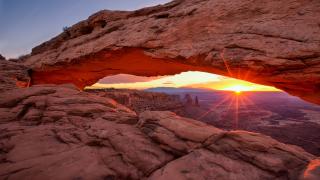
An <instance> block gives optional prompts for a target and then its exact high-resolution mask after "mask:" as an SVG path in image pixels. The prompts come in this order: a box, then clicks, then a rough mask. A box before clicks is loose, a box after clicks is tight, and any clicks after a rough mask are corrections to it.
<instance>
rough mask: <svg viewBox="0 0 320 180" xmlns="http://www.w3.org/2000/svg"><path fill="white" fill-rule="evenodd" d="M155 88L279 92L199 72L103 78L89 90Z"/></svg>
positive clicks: (267, 87) (272, 88)
mask: <svg viewBox="0 0 320 180" xmlns="http://www.w3.org/2000/svg"><path fill="white" fill-rule="evenodd" d="M155 87H175V88H181V87H191V88H206V89H213V90H226V91H235V92H242V91H279V90H278V89H276V88H274V87H270V86H263V85H259V84H254V83H250V82H247V81H242V80H238V79H233V78H228V77H225V76H219V75H216V74H211V73H205V72H199V71H188V72H183V73H180V74H176V75H174V76H159V77H151V78H150V77H138V76H133V75H126V74H120V75H115V76H110V77H106V78H103V79H102V80H100V81H99V82H98V83H96V84H94V85H93V86H92V87H90V88H121V89H148V88H155Z"/></svg>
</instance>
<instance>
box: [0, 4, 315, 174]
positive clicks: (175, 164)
mask: <svg viewBox="0 0 320 180" xmlns="http://www.w3.org/2000/svg"><path fill="white" fill-rule="evenodd" d="M0 68H1V72H0V74H1V79H0V80H1V82H3V83H2V85H1V88H0V90H1V94H0V97H1V98H0V116H1V120H0V122H1V131H0V150H1V151H0V179H21V178H22V177H23V178H26V177H27V178H29V179H50V178H53V177H54V176H55V179H72V178H74V179H77V178H80V179H81V178H83V179H86V178H89V179H90V178H93V179H100V178H102V179H103V178H105V179H141V178H146V179H172V178H174V179H188V178H189V179H190V178H191V179H206V178H207V177H209V179H210V178H211V179H246V180H247V179H319V178H320V176H319V171H320V170H319V169H320V162H319V159H318V158H317V157H315V156H313V155H311V154H309V153H306V152H305V151H304V150H302V149H301V148H298V147H295V146H291V145H285V144H282V143H279V142H277V141H275V140H273V139H271V138H270V137H267V136H264V135H261V134H256V133H250V132H245V131H223V130H220V129H217V128H214V127H212V126H208V125H206V124H204V123H201V122H198V121H195V120H192V119H187V118H182V117H179V116H177V115H175V114H173V113H170V112H160V111H158V112H152V111H147V112H144V113H141V114H136V113H135V112H133V111H132V110H130V109H128V108H126V107H124V106H122V105H120V104H118V103H117V102H115V101H114V100H112V99H109V98H107V97H100V96H99V97H98V96H97V95H93V94H89V93H87V92H81V91H79V90H78V89H77V88H75V87H73V86H71V85H58V84H66V83H73V84H74V85H76V86H77V87H78V88H80V89H81V88H84V87H85V86H88V85H92V84H94V83H95V82H97V81H98V80H99V79H101V78H103V77H105V76H108V75H115V74H120V73H124V74H133V75H140V76H157V75H172V74H176V73H180V72H184V71H191V70H192V71H203V72H210V73H215V74H220V75H225V76H230V77H234V78H238V79H244V80H247V81H251V82H255V83H259V84H264V85H270V86H274V87H276V88H279V89H282V90H284V91H286V92H288V93H290V94H292V95H295V96H298V97H300V98H302V99H304V100H306V101H309V102H313V103H316V104H320V1H318V0H288V1H276V0H271V1H270V0H259V1H251V0H234V1H229V0H175V1H172V2H170V3H167V4H165V5H159V6H155V7H149V8H144V9H140V10H136V11H131V12H129V11H109V10H103V11H100V12H98V13H96V14H94V15H92V16H90V17H89V18H88V19H87V20H84V21H81V22H79V23H77V24H75V25H73V26H72V27H69V28H66V29H64V31H63V33H61V34H60V35H58V36H56V37H55V38H53V39H51V40H49V41H47V42H45V43H43V44H41V45H39V46H37V47H35V48H33V50H32V53H31V54H29V55H27V56H24V57H22V58H21V59H20V60H16V61H13V60H12V61H4V60H1V58H0ZM49 84H51V85H49ZM52 84H56V85H52ZM31 85H32V86H31ZM16 86H22V87H28V88H16ZM29 86H31V87H29ZM84 166H85V167H86V168H84ZM49 167H50V168H49ZM65 169H70V170H68V171H67V172H66V171H65ZM61 172H63V173H61Z"/></svg>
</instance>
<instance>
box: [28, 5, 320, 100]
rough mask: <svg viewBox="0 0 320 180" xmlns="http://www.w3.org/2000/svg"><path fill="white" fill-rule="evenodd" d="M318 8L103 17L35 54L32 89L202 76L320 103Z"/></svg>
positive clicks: (180, 9) (215, 8)
mask: <svg viewBox="0 0 320 180" xmlns="http://www.w3.org/2000/svg"><path fill="white" fill-rule="evenodd" d="M319 19H320V2H319V1H317V0H303V1H296V0H289V1H276V0H272V1H270V0H260V1H255V2H253V1H251V0H234V1H227V0H175V1H172V2H171V3H168V4H165V5H162V6H155V7H150V8H144V9H141V10H137V11H132V12H124V11H107V10H104V11H101V12H98V13H96V14H94V15H92V16H91V17H89V18H88V19H87V20H85V21H82V22H80V23H78V24H76V25H74V26H72V27H70V28H68V29H66V30H65V31H64V32H63V33H62V34H60V35H59V36H57V37H55V38H53V39H52V40H50V41H48V42H45V43H43V44H42V45H40V46H38V47H36V48H34V49H33V51H32V54H31V56H30V57H27V58H26V59H25V64H26V65H27V66H29V67H32V68H33V69H34V73H33V75H32V78H33V84H41V83H70V82H72V83H74V84H76V85H77V86H78V87H80V88H83V87H84V86H86V85H91V84H93V83H95V82H97V80H98V79H100V78H103V77H105V76H106V75H111V74H119V73H127V74H134V75H142V76H154V75H169V74H175V73H179V72H182V71H188V70H198V71H205V72H211V73H216V74H221V75H227V76H231V77H235V78H239V79H245V80H248V81H252V82H256V83H260V84H266V85H271V86H275V87H277V88H279V89H282V90H285V91H286V92H289V93H291V94H293V95H296V96H300V97H301V98H304V99H306V100H308V101H311V102H314V103H318V104H319V103H320V86H319V82H320V33H319V32H320V21H319Z"/></svg>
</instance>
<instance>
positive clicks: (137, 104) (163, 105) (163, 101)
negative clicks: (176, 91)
mask: <svg viewBox="0 0 320 180" xmlns="http://www.w3.org/2000/svg"><path fill="white" fill-rule="evenodd" d="M86 91H87V92H90V93H95V94H97V95H99V96H102V97H108V98H111V99H114V100H116V101H117V102H119V103H121V104H122V105H124V106H126V107H128V108H130V109H132V110H134V111H135V112H137V113H141V112H143V111H147V110H151V111H152V110H153V111H155V110H157V111H172V112H175V113H180V112H181V113H182V112H183V111H184V110H183V107H184V104H183V103H182V102H181V101H180V96H179V95H168V94H164V93H155V92H145V91H140V90H131V89H96V90H95V89H88V90H86Z"/></svg>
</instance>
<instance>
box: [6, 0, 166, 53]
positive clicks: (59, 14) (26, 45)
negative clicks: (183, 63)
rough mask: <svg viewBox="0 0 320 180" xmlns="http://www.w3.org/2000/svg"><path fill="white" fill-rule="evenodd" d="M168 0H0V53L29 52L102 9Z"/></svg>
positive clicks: (137, 5)
mask: <svg viewBox="0 0 320 180" xmlns="http://www.w3.org/2000/svg"><path fill="white" fill-rule="evenodd" d="M169 1H170V0H0V22H1V27H0V54H2V55H4V56H5V57H7V58H12V57H18V56H20V55H23V54H28V53H30V51H31V49H32V48H33V47H34V46H36V45H39V44H40V43H42V42H44V41H47V40H49V39H50V38H52V37H54V36H56V35H58V34H59V33H61V32H62V28H63V27H64V26H71V25H73V24H75V23H77V22H79V21H81V20H84V19H86V18H87V17H88V16H90V15H91V14H93V13H95V12H97V11H99V10H103V9H112V10H135V9H139V8H142V7H145V6H152V5H157V4H163V3H166V2H169Z"/></svg>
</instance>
